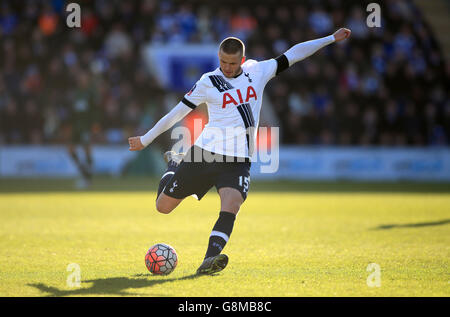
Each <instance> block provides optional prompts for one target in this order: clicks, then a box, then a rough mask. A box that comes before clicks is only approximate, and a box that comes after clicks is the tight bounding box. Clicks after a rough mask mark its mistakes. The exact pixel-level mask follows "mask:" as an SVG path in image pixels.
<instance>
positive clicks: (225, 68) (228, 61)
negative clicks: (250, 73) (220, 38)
mask: <svg viewBox="0 0 450 317" xmlns="http://www.w3.org/2000/svg"><path fill="white" fill-rule="evenodd" d="M244 61H245V56H242V54H241V53H239V52H238V53H236V54H227V53H225V52H223V51H222V50H220V51H219V63H220V69H221V70H222V72H223V74H224V75H225V77H227V78H233V77H235V76H236V75H238V74H239V73H240V71H241V64H242V63H243V62H244Z"/></svg>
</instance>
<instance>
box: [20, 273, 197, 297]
mask: <svg viewBox="0 0 450 317" xmlns="http://www.w3.org/2000/svg"><path fill="white" fill-rule="evenodd" d="M200 276H201V275H197V274H191V275H187V276H184V277H180V278H164V277H162V276H153V275H151V274H138V275H135V277H136V278H129V277H110V278H104V279H96V280H88V281H82V282H81V283H82V285H81V286H83V284H88V283H93V284H92V285H91V286H90V287H88V288H77V289H73V290H61V289H59V288H56V287H52V286H47V285H45V284H43V283H34V284H27V285H28V286H31V287H34V288H37V289H38V290H40V291H41V292H43V293H48V295H47V296H49V297H54V296H56V297H62V296H88V295H114V296H118V295H121V296H133V295H138V294H135V293H130V292H127V291H126V290H127V289H129V288H144V287H152V286H155V285H159V284H164V283H167V282H175V281H184V280H192V279H195V278H198V277H200ZM153 295H154V296H158V294H153Z"/></svg>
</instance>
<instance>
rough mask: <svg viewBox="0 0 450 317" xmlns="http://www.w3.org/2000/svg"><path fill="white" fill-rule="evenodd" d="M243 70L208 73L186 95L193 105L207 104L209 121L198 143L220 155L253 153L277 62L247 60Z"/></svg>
mask: <svg viewBox="0 0 450 317" xmlns="http://www.w3.org/2000/svg"><path fill="white" fill-rule="evenodd" d="M241 67H242V70H243V72H242V73H241V74H240V75H238V76H236V77H235V78H227V77H225V75H224V74H223V73H222V71H221V70H220V68H217V69H216V70H214V71H212V72H209V73H205V74H203V76H202V77H201V78H200V79H199V80H198V81H197V83H196V84H195V85H194V86H193V87H192V89H191V90H190V91H189V92H188V93H187V94H186V95H185V96H184V98H183V100H182V102H183V103H185V104H186V105H187V106H189V107H191V108H195V107H197V106H198V105H200V104H201V103H206V105H207V107H208V114H209V122H208V124H206V126H205V128H204V129H203V131H202V133H201V134H200V136H199V137H198V138H197V140H196V141H195V145H197V146H199V147H201V148H203V149H205V150H207V151H210V152H214V153H218V154H223V155H227V156H235V157H247V158H250V157H251V156H252V153H253V150H254V146H255V144H256V136H257V135H256V132H257V129H258V125H259V115H260V111H261V105H262V97H263V91H264V87H265V86H266V84H267V82H268V81H269V80H270V79H271V78H273V77H274V76H275V74H276V70H277V61H276V60H275V59H269V60H265V61H262V62H257V61H255V60H247V61H246V62H245V63H244V64H242V65H241Z"/></svg>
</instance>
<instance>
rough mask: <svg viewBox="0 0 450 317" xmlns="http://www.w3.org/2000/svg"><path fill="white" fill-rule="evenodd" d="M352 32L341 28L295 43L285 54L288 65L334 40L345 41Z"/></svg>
mask: <svg viewBox="0 0 450 317" xmlns="http://www.w3.org/2000/svg"><path fill="white" fill-rule="evenodd" d="M350 34H351V31H350V30H349V29H346V28H341V29H339V30H337V31H336V32H334V33H333V34H332V35H329V36H326V37H322V38H319V39H315V40H311V41H306V42H302V43H299V44H297V45H294V46H293V47H291V48H290V49H289V50H287V51H286V52H285V53H284V54H283V55H284V56H286V58H287V62H289V65H286V66H292V65H293V64H295V63H297V62H299V61H301V60H303V59H305V58H307V57H309V56H311V55H312V54H314V53H315V52H317V51H318V50H319V49H321V48H322V47H324V46H326V45H329V44H331V43H333V42H340V41H343V40H345V39H346V38H348V37H349V36H350Z"/></svg>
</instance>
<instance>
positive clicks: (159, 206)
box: [156, 199, 173, 214]
mask: <svg viewBox="0 0 450 317" xmlns="http://www.w3.org/2000/svg"><path fill="white" fill-rule="evenodd" d="M156 210H157V211H158V212H160V213H162V214H169V213H170V212H171V211H172V210H173V208H172V206H169V205H168V204H166V203H164V202H163V201H160V200H159V199H158V200H157V201H156Z"/></svg>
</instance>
